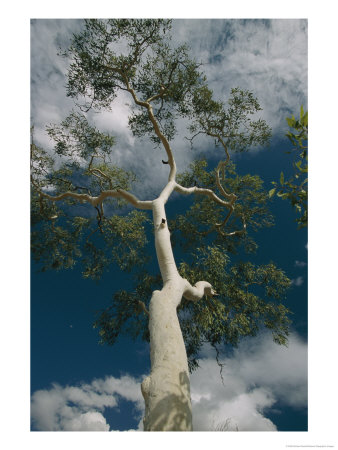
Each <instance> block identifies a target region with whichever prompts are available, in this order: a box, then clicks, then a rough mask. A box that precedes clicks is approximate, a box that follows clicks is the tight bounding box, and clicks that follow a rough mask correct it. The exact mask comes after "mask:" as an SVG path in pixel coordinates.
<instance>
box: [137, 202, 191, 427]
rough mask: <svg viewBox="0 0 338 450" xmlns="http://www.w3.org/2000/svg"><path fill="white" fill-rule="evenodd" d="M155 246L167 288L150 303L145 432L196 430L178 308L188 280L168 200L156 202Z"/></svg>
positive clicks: (145, 387)
mask: <svg viewBox="0 0 338 450" xmlns="http://www.w3.org/2000/svg"><path fill="white" fill-rule="evenodd" d="M153 216H154V226H155V246H156V253H157V258H158V263H159V266H160V270H161V274H162V278H163V283H164V286H163V289H162V290H161V291H154V292H153V295H152V298H151V300H150V306H149V331H150V360H151V374H150V376H149V377H147V378H146V379H145V380H144V381H143V383H142V394H143V396H144V399H145V405H146V411H145V417H144V430H145V431H190V430H192V417H191V402H190V383H189V370H188V362H187V354H186V350H185V345H184V341H183V337H182V332H181V328H180V325H179V322H178V317H177V313H176V308H177V306H178V305H179V304H180V302H181V299H182V295H183V293H184V290H185V283H184V281H185V280H183V279H182V278H181V277H180V275H179V273H178V271H177V268H176V264H175V260H174V256H173V253H172V248H171V243H170V233H169V230H168V226H167V220H166V215H165V210H164V202H163V201H161V200H160V199H158V200H155V201H154V205H153Z"/></svg>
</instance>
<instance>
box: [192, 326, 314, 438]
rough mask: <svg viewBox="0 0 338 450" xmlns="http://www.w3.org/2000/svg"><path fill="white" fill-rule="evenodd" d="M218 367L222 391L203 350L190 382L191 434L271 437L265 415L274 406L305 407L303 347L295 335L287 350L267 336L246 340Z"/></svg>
mask: <svg viewBox="0 0 338 450" xmlns="http://www.w3.org/2000/svg"><path fill="white" fill-rule="evenodd" d="M222 363H223V364H224V367H223V372H222V373H223V379H224V385H223V384H222V382H221V379H220V373H219V367H218V365H217V363H216V361H215V358H214V357H213V355H211V351H208V350H207V351H206V355H205V357H204V358H203V359H202V360H201V362H200V369H199V370H198V371H196V372H194V373H193V374H192V376H191V393H192V402H193V420H194V429H195V430H200V431H207V430H217V429H222V428H223V429H225V430H228V431H236V430H238V431H274V430H277V428H276V426H275V424H274V423H273V422H272V421H271V420H270V419H268V418H267V417H266V416H265V415H266V413H267V412H268V411H269V409H271V408H272V407H274V405H275V404H276V403H277V401H279V402H282V403H283V404H284V405H287V406H290V407H294V408H303V407H306V404H307V346H306V344H305V343H304V342H303V341H302V340H301V339H300V338H299V337H298V336H297V335H295V334H293V335H292V336H291V338H290V342H289V347H288V348H286V347H282V346H278V345H276V344H275V343H274V342H273V341H272V339H271V336H270V335H267V334H264V335H262V336H260V337H258V338H254V339H249V340H247V341H244V342H243V343H242V344H241V345H240V346H239V347H238V348H237V349H235V351H234V353H233V355H232V356H231V357H228V358H225V359H224V360H223V361H222Z"/></svg>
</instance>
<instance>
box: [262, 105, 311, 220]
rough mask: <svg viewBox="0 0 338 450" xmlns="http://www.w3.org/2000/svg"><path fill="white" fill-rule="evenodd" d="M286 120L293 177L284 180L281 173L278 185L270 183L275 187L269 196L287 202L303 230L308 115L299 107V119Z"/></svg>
mask: <svg viewBox="0 0 338 450" xmlns="http://www.w3.org/2000/svg"><path fill="white" fill-rule="evenodd" d="M286 120H287V123H288V125H289V127H290V130H289V131H288V132H287V134H286V136H287V137H288V139H289V140H290V142H291V144H292V145H293V152H292V153H295V154H296V160H295V161H294V162H293V163H292V165H293V168H294V175H293V176H292V177H291V178H289V179H288V180H285V177H284V173H283V172H281V174H280V180H279V183H277V182H275V181H274V182H273V183H272V184H273V185H274V186H275V187H274V188H272V189H271V190H270V192H269V195H270V197H272V196H273V195H275V194H276V195H277V196H278V197H281V198H282V199H284V200H289V201H290V203H291V205H292V206H293V207H295V208H296V210H297V212H298V214H299V215H300V217H298V218H297V219H296V222H297V223H298V228H304V227H306V226H307V224H308V178H307V174H308V163H307V161H308V146H307V141H308V113H307V112H305V113H304V110H303V106H301V108H300V118H299V119H295V117H294V116H292V117H291V118H290V117H287V119H286ZM288 153H291V152H288Z"/></svg>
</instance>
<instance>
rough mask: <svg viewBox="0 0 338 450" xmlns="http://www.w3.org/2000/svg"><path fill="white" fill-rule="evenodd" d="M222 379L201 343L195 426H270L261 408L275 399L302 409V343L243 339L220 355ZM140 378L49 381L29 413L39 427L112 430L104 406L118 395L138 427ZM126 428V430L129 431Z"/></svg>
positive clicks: (194, 385) (194, 381)
mask: <svg viewBox="0 0 338 450" xmlns="http://www.w3.org/2000/svg"><path fill="white" fill-rule="evenodd" d="M222 363H223V364H224V369H223V379H224V385H223V384H222V381H221V377H220V373H219V366H218V365H217V363H216V361H215V358H214V355H213V354H212V351H211V350H210V349H207V348H205V349H204V354H203V358H202V359H201V361H200V366H201V367H200V368H199V369H198V370H197V371H196V372H194V373H193V374H192V375H191V398H192V410H193V424H194V430H195V431H212V430H220V429H225V430H229V431H236V430H238V431H276V430H277V428H276V426H275V424H274V423H273V422H272V421H271V420H270V419H268V418H267V417H266V412H267V411H269V409H271V408H272V407H274V408H275V404H276V402H277V401H279V402H282V403H283V404H284V405H287V406H290V407H294V408H303V407H305V406H306V404H307V346H306V344H305V343H304V342H303V341H302V340H301V339H300V338H299V337H297V335H295V334H293V335H292V336H291V337H290V344H289V348H285V347H281V346H278V345H276V344H274V343H273V341H272V339H271V336H270V335H268V334H264V335H262V336H260V337H257V338H252V339H248V340H247V341H244V342H243V343H242V344H241V345H240V346H239V347H238V348H237V349H235V351H234V352H233V355H232V356H230V357H227V358H225V359H224V360H223V361H222ZM140 382H141V379H135V378H133V377H131V376H128V375H125V376H122V377H121V378H115V377H106V378H104V379H102V378H100V379H95V380H93V381H92V382H91V383H82V384H80V385H78V386H65V387H62V386H60V385H59V384H54V385H53V386H52V387H51V388H50V389H44V390H39V391H36V392H34V394H33V396H32V404H31V415H32V422H33V423H34V425H35V428H36V429H38V430H43V431H112V430H114V425H113V424H111V426H112V429H111V428H110V425H109V424H108V423H107V420H106V418H105V411H106V409H107V408H116V409H117V410H119V408H120V406H119V399H120V398H122V399H124V400H126V401H130V402H132V403H133V404H134V414H135V417H134V418H135V420H136V421H137V422H138V428H137V429H138V430H142V429H143V427H142V416H143V411H144V402H143V398H142V394H141V389H140ZM131 431H132V430H131Z"/></svg>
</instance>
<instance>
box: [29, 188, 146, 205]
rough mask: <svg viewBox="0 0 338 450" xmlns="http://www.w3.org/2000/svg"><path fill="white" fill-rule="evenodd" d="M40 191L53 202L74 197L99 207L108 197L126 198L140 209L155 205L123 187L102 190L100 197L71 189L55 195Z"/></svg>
mask: <svg viewBox="0 0 338 450" xmlns="http://www.w3.org/2000/svg"><path fill="white" fill-rule="evenodd" d="M33 184H34V185H35V183H33ZM35 187H36V185H35ZM38 191H39V194H40V195H41V196H42V197H44V198H47V199H48V200H51V201H53V202H57V201H60V200H64V199H65V198H73V199H74V200H78V201H80V202H88V203H90V204H91V205H92V206H94V207H97V206H98V205H100V204H102V202H103V201H104V200H105V199H107V198H123V199H124V200H126V201H127V202H129V203H130V204H132V205H133V206H135V208H138V209H152V206H153V202H152V201H150V200H147V201H142V200H139V199H138V198H137V197H135V195H133V194H131V193H130V192H127V191H125V190H123V189H116V190H109V191H102V192H101V194H100V195H99V196H98V197H92V196H91V195H88V194H77V193H75V192H70V191H68V192H64V193H63V194H59V195H55V196H53V195H49V194H46V193H45V192H42V191H41V190H40V189H39V188H38Z"/></svg>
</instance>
